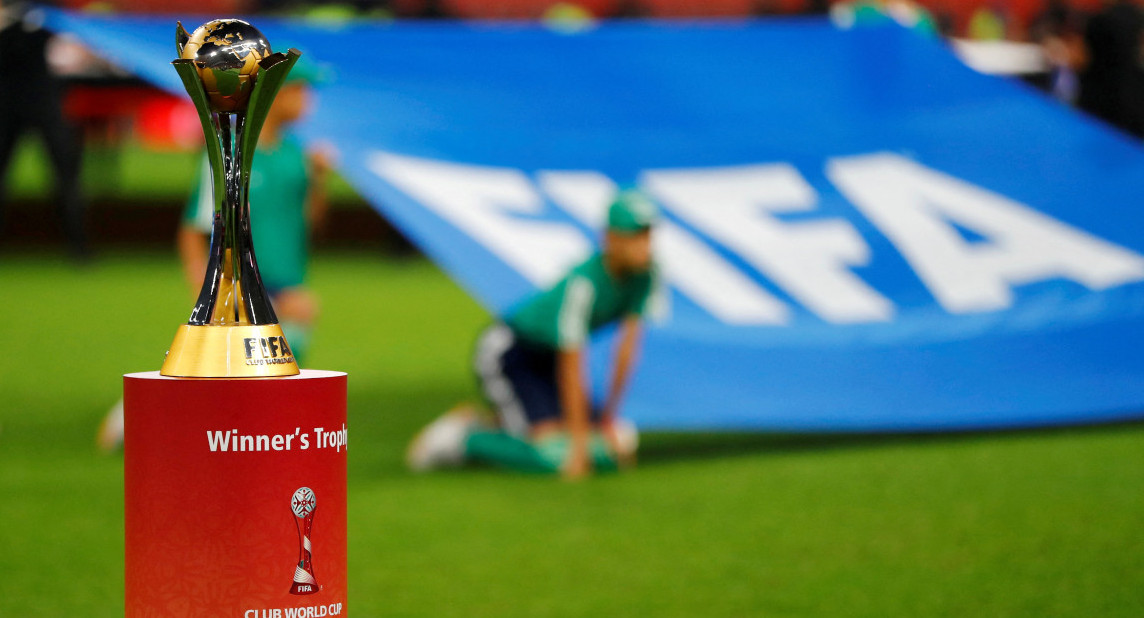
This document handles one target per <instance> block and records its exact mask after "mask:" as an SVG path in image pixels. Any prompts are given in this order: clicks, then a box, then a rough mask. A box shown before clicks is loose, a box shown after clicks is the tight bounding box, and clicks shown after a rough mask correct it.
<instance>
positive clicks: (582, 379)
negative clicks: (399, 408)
mask: <svg viewBox="0 0 1144 618" xmlns="http://www.w3.org/2000/svg"><path fill="white" fill-rule="evenodd" d="M656 216H657V211H656V208H655V206H654V205H653V204H652V203H651V202H650V201H649V200H648V199H647V198H646V197H644V196H643V195H642V194H640V193H638V192H636V191H625V192H622V193H620V194H619V195H618V196H617V198H616V200H615V201H614V202H613V203H612V205H611V206H610V207H609V208H608V227H607V230H606V231H605V234H604V240H603V250H602V251H600V252H597V253H595V254H593V255H592V256H591V257H589V258H588V259H587V260H586V261H584V262H583V263H581V264H579V265H577V266H576V267H575V268H573V269H572V270H571V271H570V272H569V273H568V274H567V275H566V276H565V277H564V278H563V279H561V280H560V281H559V282H558V283H556V285H554V286H553V287H552V288H550V289H548V290H546V291H543V292H540V293H538V294H536V295H535V296H533V297H531V298H529V299H528V300H526V301H525V302H524V303H523V304H522V305H520V306H519V307H518V308H517V309H516V310H515V311H512V312H511V313H510V314H509V316H508V317H507V318H506V319H505V320H504V321H503V322H497V323H495V324H493V325H492V326H490V327H488V328H487V329H486V330H485V331H484V332H483V333H482V334H481V336H480V338H479V339H478V341H477V349H476V354H475V359H474V364H475V368H476V372H477V377H478V379H479V381H480V383H481V386H482V389H483V391H484V393H485V396H486V397H487V398H488V400H489V402H490V403H491V404H492V406H493V408H494V410H495V412H496V421H495V423H494V422H488V421H483V420H482V419H481V417H480V415H479V414H478V413H477V412H476V410H474V409H472V408H471V407H459V408H457V409H455V410H453V411H451V412H449V413H447V414H445V415H444V416H442V417H441V418H439V419H437V420H436V421H434V422H433V423H431V424H430V425H429V426H427V427H426V428H425V429H423V430H422V431H421V433H420V434H418V436H417V437H416V438H415V439H414V441H413V443H412V444H411V445H410V448H409V451H408V452H407V454H406V459H407V462H408V463H409V466H410V467H411V468H412V469H414V470H428V469H431V468H436V467H444V466H450V465H460V464H462V463H464V462H466V461H483V462H488V463H492V464H495V465H500V466H504V467H508V468H511V469H516V470H522V471H529V472H548V473H557V472H559V473H562V474H564V475H566V476H568V477H573V478H575V477H581V476H584V475H586V474H588V473H589V472H591V471H592V470H593V469H596V470H600V471H603V470H614V469H615V468H616V467H617V466H620V465H626V464H630V463H633V462H634V457H635V449H636V442H637V438H636V433H635V429H634V427H633V426H632V425H631V424H630V423H627V422H624V421H622V420H621V419H620V418H619V407H620V399H621V396H622V394H623V391H624V387H625V386H626V385H627V382H628V378H629V376H630V372H631V369H632V366H633V364H634V361H635V358H636V356H637V352H638V350H639V347H640V334H641V328H642V327H641V319H642V317H643V316H644V315H645V314H646V313H647V311H648V309H649V305H650V299H651V297H652V295H653V289H654V288H655V287H656V281H655V279H656V275H655V269H654V267H653V263H652V254H651V227H652V224H653V222H654V220H655V218H656ZM616 322H619V345H618V347H617V349H616V355H615V359H614V365H613V367H612V372H611V373H612V380H611V387H610V389H609V391H608V396H607V398H606V400H605V404H604V406H603V408H594V407H593V406H592V404H591V397H590V391H589V382H588V372H587V371H586V365H587V344H588V339H589V336H590V335H591V334H592V333H593V332H595V331H596V330H598V329H600V328H602V327H604V326H607V325H609V324H612V323H616Z"/></svg>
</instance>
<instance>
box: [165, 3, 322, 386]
mask: <svg viewBox="0 0 1144 618" xmlns="http://www.w3.org/2000/svg"><path fill="white" fill-rule="evenodd" d="M175 42H176V45H177V48H178V52H179V59H178V60H175V61H173V62H172V63H171V64H173V65H174V66H175V70H176V71H178V73H179V77H180V78H182V81H183V86H184V87H185V88H186V89H187V93H188V94H190V96H191V101H193V102H194V104H195V109H196V110H197V111H198V114H199V120H200V121H201V123H202V127H203V133H204V135H205V136H206V148H207V158H208V159H209V161H210V167H211V175H212V186H213V189H214V222H213V224H212V231H211V244H210V252H209V254H208V262H207V271H206V276H205V278H204V280H203V287H202V291H200V292H199V297H198V301H197V302H196V303H195V308H194V309H193V310H192V311H191V317H190V320H188V322H187V323H186V324H184V325H183V326H181V327H179V330H178V332H177V333H176V334H175V340H174V342H172V344H171V348H170V349H169V350H168V352H167V358H166V360H165V361H164V362H163V367H162V369H161V370H160V373H161V374H162V375H165V376H182V377H220V378H221V377H264V376H286V375H297V374H298V364H297V363H296V362H295V360H294V355H293V353H292V352H291V351H290V346H289V345H288V344H287V343H286V337H285V336H283V334H282V328H281V327H280V326H279V325H278V317H277V316H276V315H275V313H274V308H273V307H272V306H271V304H270V296H269V295H268V294H267V292H266V288H265V287H264V286H263V284H262V278H261V276H260V275H259V273H258V263H257V261H256V260H255V257H254V246H253V241H252V240H251V235H250V207H249V203H248V202H247V190H248V188H249V186H250V170H251V163H252V161H253V159H254V149H255V146H256V145H257V143H258V134H259V132H260V131H261V130H262V125H263V122H264V121H265V120H266V114H267V112H269V110H270V105H271V104H272V103H273V101H274V97H275V95H276V94H277V93H278V89H279V88H280V87H281V86H282V83H283V81H284V80H285V78H286V74H287V73H289V72H290V69H291V67H293V66H294V63H295V62H297V60H298V57H299V56H301V53H300V52H298V51H297V50H294V49H291V50H289V51H288V52H287V53H280V52H279V53H273V52H272V50H271V49H270V43H269V42H268V41H267V40H266V38H265V37H264V36H262V33H261V32H259V31H258V29H257V28H255V27H254V26H252V25H250V24H248V23H246V22H244V21H242V20H238V19H219V20H214V21H210V22H207V23H205V24H203V25H202V26H199V27H198V28H197V29H196V30H195V31H194V33H190V34H189V33H187V31H186V30H185V29H184V28H183V25H182V24H181V23H180V24H178V25H177V27H176V31H175Z"/></svg>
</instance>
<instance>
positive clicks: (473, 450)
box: [465, 324, 563, 473]
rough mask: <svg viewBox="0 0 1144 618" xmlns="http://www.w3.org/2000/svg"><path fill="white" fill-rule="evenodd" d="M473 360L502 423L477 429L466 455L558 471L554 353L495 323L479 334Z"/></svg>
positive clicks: (471, 458) (512, 465) (531, 470)
mask: <svg viewBox="0 0 1144 618" xmlns="http://www.w3.org/2000/svg"><path fill="white" fill-rule="evenodd" d="M473 365H474V369H475V370H476V374H477V378H478V381H479V382H480V385H481V390H482V391H483V392H484V394H485V397H486V398H487V399H488V401H489V403H490V405H491V406H492V407H493V409H494V410H495V412H496V414H497V420H498V426H496V427H484V428H476V429H474V431H473V432H472V433H471V434H470V435H469V437H468V439H467V440H466V442H465V457H466V459H467V460H469V461H477V462H483V463H487V464H491V465H494V466H497V467H502V468H508V469H512V470H517V471H520V472H529V473H556V472H559V470H560V464H561V463H562V461H563V453H562V451H561V448H560V446H559V440H560V431H559V427H560V425H559V418H560V407H559V402H558V400H557V395H556V384H555V379H554V372H555V365H554V357H553V355H552V354H551V353H547V354H546V353H545V351H544V350H536V349H530V348H529V347H527V346H526V345H524V344H522V343H521V342H520V341H518V340H517V339H516V337H515V336H514V335H513V332H512V330H511V329H509V328H508V327H507V326H504V325H502V324H494V325H493V326H491V327H489V328H487V329H486V330H485V331H484V332H483V333H482V334H481V336H480V337H479V338H478V340H477V347H476V352H475V354H474V363H473Z"/></svg>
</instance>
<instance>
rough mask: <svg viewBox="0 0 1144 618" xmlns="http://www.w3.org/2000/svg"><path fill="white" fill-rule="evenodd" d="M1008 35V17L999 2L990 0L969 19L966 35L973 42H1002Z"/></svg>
mask: <svg viewBox="0 0 1144 618" xmlns="http://www.w3.org/2000/svg"><path fill="white" fill-rule="evenodd" d="M1008 33H1009V15H1008V11H1006V9H1005V3H1004V2H1001V0H990V1H989V2H987V3H986V4H983V5H981V6H979V7H977V9H976V10H974V11H973V14H972V15H971V16H970V17H969V26H968V28H967V32H966V34H967V35H968V36H969V38H971V39H973V40H975V41H1002V40H1005V38H1006V36H1007V35H1008Z"/></svg>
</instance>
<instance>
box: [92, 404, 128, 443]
mask: <svg viewBox="0 0 1144 618" xmlns="http://www.w3.org/2000/svg"><path fill="white" fill-rule="evenodd" d="M95 444H96V446H98V447H99V450H100V451H101V452H104V453H112V452H114V451H116V450H117V449H118V448H119V447H121V446H123V400H122V399H120V400H119V401H117V402H115V405H113V406H111V409H110V410H108V411H107V416H105V417H104V418H103V422H102V423H100V424H99V432H98V433H96V434H95Z"/></svg>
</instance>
